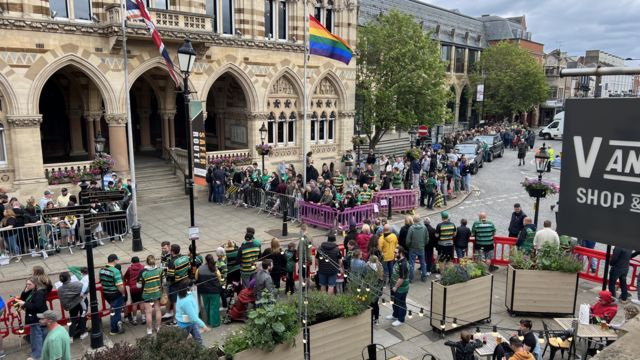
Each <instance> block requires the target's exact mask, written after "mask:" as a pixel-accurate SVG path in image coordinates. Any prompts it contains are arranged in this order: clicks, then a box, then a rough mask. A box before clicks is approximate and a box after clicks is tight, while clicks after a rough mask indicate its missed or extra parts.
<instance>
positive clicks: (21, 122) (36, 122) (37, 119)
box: [7, 115, 42, 128]
mask: <svg viewBox="0 0 640 360" xmlns="http://www.w3.org/2000/svg"><path fill="white" fill-rule="evenodd" d="M7 122H8V123H9V125H10V126H11V127H14V128H30V127H40V124H41V123H42V115H17V116H7Z"/></svg>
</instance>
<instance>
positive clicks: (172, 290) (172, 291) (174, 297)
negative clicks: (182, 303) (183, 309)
mask: <svg viewBox="0 0 640 360" xmlns="http://www.w3.org/2000/svg"><path fill="white" fill-rule="evenodd" d="M178 289H179V286H178V285H175V286H169V293H168V295H169V302H170V303H172V304H175V303H176V302H177V301H178Z"/></svg>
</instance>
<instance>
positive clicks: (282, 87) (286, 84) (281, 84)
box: [271, 77, 295, 95]
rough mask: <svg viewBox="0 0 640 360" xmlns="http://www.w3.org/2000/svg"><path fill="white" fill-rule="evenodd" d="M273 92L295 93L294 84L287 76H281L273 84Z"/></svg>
mask: <svg viewBox="0 0 640 360" xmlns="http://www.w3.org/2000/svg"><path fill="white" fill-rule="evenodd" d="M271 94H284V95H295V90H294V88H293V84H291V82H290V81H289V80H288V79H287V78H285V77H281V78H280V79H278V81H276V83H275V84H273V87H272V88H271Z"/></svg>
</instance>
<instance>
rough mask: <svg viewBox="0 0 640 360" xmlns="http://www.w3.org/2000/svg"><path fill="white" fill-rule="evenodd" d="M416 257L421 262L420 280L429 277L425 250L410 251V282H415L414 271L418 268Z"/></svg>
mask: <svg viewBox="0 0 640 360" xmlns="http://www.w3.org/2000/svg"><path fill="white" fill-rule="evenodd" d="M416 257H417V258H418V260H420V272H421V276H420V280H424V279H425V278H426V277H427V264H426V262H425V258H424V250H422V251H420V250H409V281H413V272H414V271H413V269H414V268H415V267H416Z"/></svg>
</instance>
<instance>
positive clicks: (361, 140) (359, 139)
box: [351, 135, 366, 145]
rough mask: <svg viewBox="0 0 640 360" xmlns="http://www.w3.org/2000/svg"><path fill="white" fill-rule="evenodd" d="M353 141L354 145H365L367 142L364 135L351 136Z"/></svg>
mask: <svg viewBox="0 0 640 360" xmlns="http://www.w3.org/2000/svg"><path fill="white" fill-rule="evenodd" d="M351 142H352V143H353V145H364V144H365V143H366V139H365V138H364V137H362V136H357V135H356V136H354V137H353V138H351Z"/></svg>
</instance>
